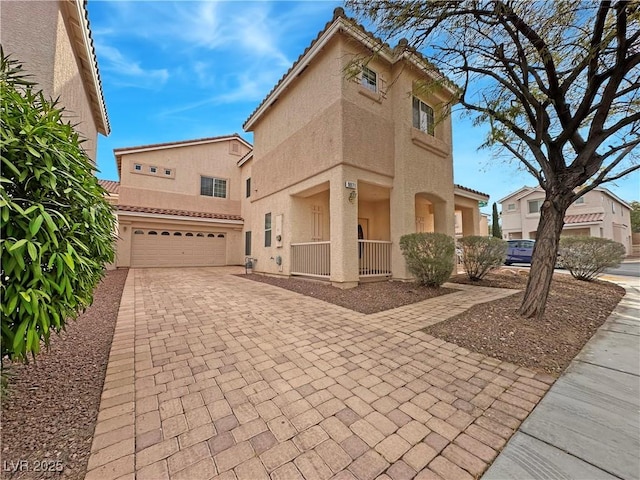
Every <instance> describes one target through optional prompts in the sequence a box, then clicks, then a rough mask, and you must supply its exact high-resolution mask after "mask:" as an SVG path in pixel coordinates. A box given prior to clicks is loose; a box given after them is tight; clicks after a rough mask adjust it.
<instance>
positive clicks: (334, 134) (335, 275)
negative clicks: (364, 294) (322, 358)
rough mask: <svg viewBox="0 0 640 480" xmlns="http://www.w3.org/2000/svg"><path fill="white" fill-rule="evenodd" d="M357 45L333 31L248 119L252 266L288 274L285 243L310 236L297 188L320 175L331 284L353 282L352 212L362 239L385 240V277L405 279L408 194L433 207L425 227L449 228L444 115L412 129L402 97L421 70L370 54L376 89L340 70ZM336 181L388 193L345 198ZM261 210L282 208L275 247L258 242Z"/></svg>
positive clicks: (408, 103)
mask: <svg viewBox="0 0 640 480" xmlns="http://www.w3.org/2000/svg"><path fill="white" fill-rule="evenodd" d="M357 45H358V44H357V43H356V42H354V41H353V40H349V41H346V40H345V39H344V37H343V36H341V35H337V36H336V37H334V38H333V39H332V40H330V41H329V42H328V43H327V44H326V45H325V46H324V48H323V52H322V53H321V54H320V55H319V56H318V57H316V58H315V59H314V60H313V62H312V63H311V65H310V66H309V67H308V68H307V69H306V70H305V71H304V72H303V74H302V75H301V76H300V77H298V78H296V79H295V80H294V81H293V82H292V84H291V85H290V86H289V87H288V89H287V90H286V91H285V92H284V93H282V94H281V96H280V98H279V99H278V100H277V102H276V103H275V104H274V105H273V106H272V107H271V108H269V109H268V110H267V111H266V112H265V113H264V114H263V116H262V118H261V119H260V120H259V121H257V122H256V124H255V125H254V126H253V131H254V140H255V147H254V161H253V165H252V167H251V168H252V179H253V180H252V181H253V182H254V186H255V188H256V189H257V192H256V195H255V197H254V198H253V199H252V202H251V207H250V212H251V213H250V214H249V215H250V216H251V218H252V220H251V222H250V223H251V225H250V226H248V224H246V225H245V229H250V230H251V231H252V232H253V239H254V256H255V257H257V258H258V262H257V264H256V270H257V271H261V272H265V273H276V274H277V273H281V274H285V275H286V274H288V273H289V271H290V270H289V267H290V264H289V258H288V257H289V252H290V244H291V242H292V241H294V242H300V241H309V240H304V239H305V238H308V237H309V235H308V232H306V230H305V229H308V220H304V221H303V224H299V223H298V221H296V217H299V216H300V215H301V213H300V212H308V211H309V205H307V203H308V201H309V200H304V199H301V198H299V197H297V196H296V195H298V194H299V192H304V191H305V190H308V189H312V188H314V187H317V186H318V185H321V184H325V183H327V182H328V189H327V190H326V191H327V192H328V198H327V197H323V199H322V202H320V204H322V205H323V206H328V212H327V213H326V215H327V216H328V218H329V223H330V229H329V230H330V234H329V239H330V241H331V280H332V281H333V282H334V284H343V285H352V284H354V283H355V282H357V281H358V280H359V276H358V244H357V226H358V218H368V219H370V222H369V236H370V237H371V239H380V240H391V242H392V243H393V245H392V271H393V276H394V277H395V278H400V279H408V278H411V275H410V274H409V272H408V271H407V270H406V266H405V263H404V258H403V257H402V254H401V252H400V248H399V241H400V237H401V236H402V235H403V234H406V233H413V232H415V229H416V226H415V225H416V203H419V202H416V196H417V195H421V196H424V198H427V199H428V200H429V201H430V202H431V204H432V210H433V211H432V215H431V217H430V218H431V220H430V221H431V223H432V229H435V231H438V232H443V233H446V234H449V235H451V236H453V234H454V201H453V199H454V198H453V159H452V151H451V120H450V118H448V117H447V118H446V119H445V120H443V121H441V122H440V123H438V124H437V126H436V132H435V137H433V136H430V135H427V134H425V133H423V132H420V131H418V130H416V129H414V128H413V125H412V100H411V94H412V92H414V89H415V81H416V80H418V79H419V78H421V73H420V72H418V71H417V69H415V68H413V67H411V66H409V65H396V66H395V67H392V66H391V65H390V64H388V63H385V62H384V61H383V60H380V59H379V58H378V57H376V58H375V59H374V60H373V61H372V62H371V63H370V64H369V68H371V69H373V70H375V71H376V73H377V74H378V85H379V87H382V88H381V94H373V93H371V92H369V91H368V90H366V89H365V88H364V87H362V86H361V85H360V84H359V82H358V81H354V80H351V79H348V78H346V77H345V74H344V67H345V66H346V65H347V63H348V62H349V61H350V60H351V58H353V56H354V55H358V54H361V53H363V51H362V50H358V47H357ZM391 85H392V86H391ZM389 86H391V87H389ZM421 99H422V100H423V101H425V103H428V104H429V105H431V106H433V107H435V110H436V112H437V110H438V105H439V103H440V102H441V101H442V98H438V97H436V96H434V95H433V94H432V95H431V96H430V97H428V98H425V97H424V96H421ZM436 115H437V113H436ZM345 182H355V183H356V185H359V184H360V182H366V183H368V184H372V185H377V186H379V187H384V188H387V189H388V190H389V195H388V197H389V198H388V199H385V200H377V201H376V202H377V203H373V201H368V200H366V199H364V200H359V201H357V202H353V203H352V202H349V200H348V196H349V193H350V190H349V189H347V188H345ZM314 194H315V193H314ZM325 195H326V193H325ZM418 208H420V207H418ZM269 211H270V212H271V213H272V215H273V218H274V219H275V216H276V215H278V214H283V215H284V232H285V235H284V239H283V245H282V247H281V248H278V247H276V246H275V242H274V246H272V247H270V248H265V247H264V246H263V245H264V231H263V230H264V225H263V223H264V214H265V213H267V212H269ZM292 217H293V218H292ZM291 222H294V225H295V226H293V225H292V223H291ZM305 225H307V226H305ZM374 237H375V238H374ZM276 256H281V257H282V260H283V261H282V266H281V267H278V266H277V265H275V263H274V259H275V258H276Z"/></svg>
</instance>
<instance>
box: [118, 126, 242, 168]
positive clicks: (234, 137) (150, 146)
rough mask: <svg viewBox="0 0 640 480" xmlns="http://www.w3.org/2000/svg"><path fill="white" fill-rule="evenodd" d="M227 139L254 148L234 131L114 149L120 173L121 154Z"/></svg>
mask: <svg viewBox="0 0 640 480" xmlns="http://www.w3.org/2000/svg"><path fill="white" fill-rule="evenodd" d="M227 140H238V141H240V142H242V143H244V144H245V145H246V146H247V147H248V148H250V149H253V145H251V144H250V143H249V142H247V141H246V140H245V139H244V138H242V137H241V136H240V134H239V133H232V134H231V135H220V136H217V137H204V138H192V139H191V140H178V141H176V142H165V143H150V144H148V145H137V146H134V147H122V148H115V149H114V150H113V154H114V155H115V157H116V164H117V166H118V173H120V167H121V164H122V160H121V155H122V154H125V153H137V152H145V151H149V150H162V149H164V148H172V147H188V146H191V145H201V144H205V143H216V142H224V141H227Z"/></svg>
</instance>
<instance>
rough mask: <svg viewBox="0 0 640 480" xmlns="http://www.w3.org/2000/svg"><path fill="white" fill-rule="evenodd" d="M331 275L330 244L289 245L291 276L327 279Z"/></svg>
mask: <svg viewBox="0 0 640 480" xmlns="http://www.w3.org/2000/svg"><path fill="white" fill-rule="evenodd" d="M330 274H331V242H307V243H292V244H291V275H306V276H308V277H322V278H328V277H329V275H330Z"/></svg>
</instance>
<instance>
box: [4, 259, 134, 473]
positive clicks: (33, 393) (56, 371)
mask: <svg viewBox="0 0 640 480" xmlns="http://www.w3.org/2000/svg"><path fill="white" fill-rule="evenodd" d="M126 278H127V270H112V271H109V272H107V275H106V276H105V278H104V279H103V280H102V282H101V283H100V285H99V286H98V287H97V289H96V291H95V294H94V302H93V305H91V306H90V307H89V308H88V309H87V310H86V311H85V312H84V313H82V314H81V315H80V316H79V317H78V319H77V320H76V321H71V322H70V323H69V324H68V326H67V329H66V331H64V332H63V333H62V334H61V335H60V336H55V335H53V336H52V337H51V343H50V348H49V351H46V350H43V352H42V353H41V354H40V355H38V357H37V358H36V361H35V362H33V361H32V362H31V363H29V364H22V363H13V364H10V365H9V362H7V363H6V365H8V371H9V372H10V374H11V379H10V384H9V396H8V398H6V399H3V402H2V422H1V425H2V430H1V432H2V463H3V468H2V473H1V474H0V477H1V478H3V479H27V478H28V479H36V478H65V479H82V478H84V476H85V474H86V468H87V462H88V461H89V454H90V452H91V442H92V440H93V431H94V429H95V424H96V420H97V417H98V409H99V406H100V396H101V395H102V386H103V384H104V377H105V372H106V368H107V361H108V359H109V351H110V349H111V341H112V339H113V332H114V328H115V324H116V320H117V316H118V308H119V306H120V297H121V296H122V289H123V287H124V283H125V280H126ZM20 462H22V463H20ZM45 467H48V468H50V469H51V470H53V471H50V472H46V471H41V470H43V468H45ZM58 467H61V468H62V471H55V470H56V469H57V470H60V468H58ZM12 470H15V471H12ZM35 470H39V471H35Z"/></svg>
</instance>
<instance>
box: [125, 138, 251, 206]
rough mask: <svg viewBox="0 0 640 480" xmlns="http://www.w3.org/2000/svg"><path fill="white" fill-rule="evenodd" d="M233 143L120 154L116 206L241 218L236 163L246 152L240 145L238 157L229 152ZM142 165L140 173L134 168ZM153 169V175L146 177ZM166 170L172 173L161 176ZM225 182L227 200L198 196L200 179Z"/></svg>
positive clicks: (239, 175) (241, 194) (241, 192)
mask: <svg viewBox="0 0 640 480" xmlns="http://www.w3.org/2000/svg"><path fill="white" fill-rule="evenodd" d="M230 142H237V141H235V140H230V141H221V142H216V143H207V144H201V145H190V146H180V145H176V146H173V147H172V148H165V149H155V150H151V151H146V152H140V153H130V154H122V155H121V158H122V160H121V162H122V163H121V172H120V179H121V180H120V204H121V205H132V206H142V207H153V208H168V209H174V210H189V211H194V212H213V213H223V214H231V215H241V200H242V199H243V198H244V184H243V183H242V178H243V175H242V172H241V169H239V168H238V166H237V162H238V160H239V159H240V158H241V156H242V155H243V154H245V153H247V152H248V148H247V147H246V146H245V145H244V144H240V142H237V143H238V144H240V145H241V148H240V152H239V154H238V155H236V154H232V153H231V152H230V148H229V144H230ZM135 164H139V165H141V166H142V169H143V171H142V173H138V172H136V171H135V170H134V165H135ZM151 166H155V167H157V169H158V171H157V173H156V174H149V167H151ZM165 169H170V170H171V172H172V174H171V175H169V176H167V175H165V174H164V170H165ZM201 176H206V177H215V178H220V179H226V180H227V198H217V197H209V196H203V195H200V177H201Z"/></svg>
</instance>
